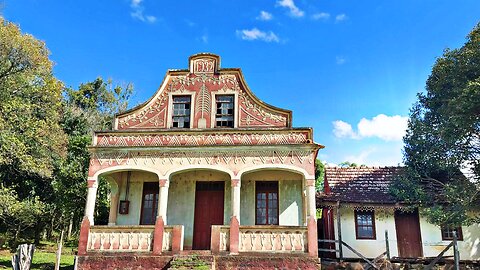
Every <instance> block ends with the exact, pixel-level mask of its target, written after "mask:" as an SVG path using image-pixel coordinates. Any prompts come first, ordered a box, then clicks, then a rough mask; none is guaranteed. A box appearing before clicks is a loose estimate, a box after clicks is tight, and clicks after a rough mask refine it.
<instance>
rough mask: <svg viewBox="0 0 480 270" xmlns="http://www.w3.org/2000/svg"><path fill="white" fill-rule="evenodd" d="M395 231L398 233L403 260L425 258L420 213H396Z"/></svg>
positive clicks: (399, 249) (400, 254) (399, 251)
mask: <svg viewBox="0 0 480 270" xmlns="http://www.w3.org/2000/svg"><path fill="white" fill-rule="evenodd" d="M395 229H396V231H397V243H398V255H399V256H400V257H402V258H416V257H422V256H423V250H422V236H421V234H420V222H419V219H418V211H414V212H402V211H395Z"/></svg>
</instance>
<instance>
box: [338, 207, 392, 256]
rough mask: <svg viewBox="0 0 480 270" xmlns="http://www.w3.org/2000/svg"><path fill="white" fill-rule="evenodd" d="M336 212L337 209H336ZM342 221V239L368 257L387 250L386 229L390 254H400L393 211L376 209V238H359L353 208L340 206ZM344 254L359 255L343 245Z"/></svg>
mask: <svg viewBox="0 0 480 270" xmlns="http://www.w3.org/2000/svg"><path fill="white" fill-rule="evenodd" d="M334 213H335V210H334ZM340 214H341V223H342V240H343V242H345V243H347V244H348V245H350V246H351V247H353V248H354V249H355V250H357V251H358V252H360V253H361V254H363V255H364V256H366V257H368V258H375V257H377V256H378V255H380V254H382V253H383V252H385V250H386V246H385V230H387V231H388V239H389V242H390V255H391V256H392V257H394V256H398V249H397V241H396V238H397V236H396V230H395V221H394V219H393V211H392V212H390V213H388V212H385V211H382V212H379V211H375V227H376V228H375V235H376V239H375V240H366V239H358V240H357V237H356V233H355V215H354V210H353V208H343V207H342V208H340ZM334 226H335V237H336V239H338V230H337V219H336V216H335V218H334ZM343 256H344V257H347V258H357V257H358V256H357V255H355V254H354V253H353V252H351V251H350V250H349V249H347V248H346V247H343Z"/></svg>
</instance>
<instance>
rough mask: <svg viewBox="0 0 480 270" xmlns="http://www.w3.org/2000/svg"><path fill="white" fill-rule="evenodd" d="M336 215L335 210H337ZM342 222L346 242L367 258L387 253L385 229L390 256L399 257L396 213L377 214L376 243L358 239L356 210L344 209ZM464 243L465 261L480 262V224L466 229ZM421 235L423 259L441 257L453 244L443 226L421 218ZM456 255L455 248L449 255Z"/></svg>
mask: <svg viewBox="0 0 480 270" xmlns="http://www.w3.org/2000/svg"><path fill="white" fill-rule="evenodd" d="M334 213H335V210H334ZM340 214H341V223H342V240H343V241H344V242H345V243H347V244H348V245H350V246H351V247H353V248H354V249H355V250H357V251H358V252H360V253H361V254H363V255H364V256H366V257H367V258H375V257H377V256H378V255H380V254H381V253H383V252H385V250H386V246H385V230H387V231H388V238H389V247H390V256H392V257H396V256H398V246H397V244H398V243H397V235H396V229H395V218H394V215H393V211H375V234H376V239H375V240H366V239H357V237H356V232H355V215H354V210H353V209H352V208H340ZM334 226H335V237H336V239H338V230H337V220H336V216H335V217H334ZM462 231H463V241H459V242H458V246H459V251H460V259H461V260H479V259H480V224H474V225H472V226H463V227H462ZM420 233H421V237H422V244H423V256H424V257H435V256H437V255H438V254H439V253H440V252H441V251H442V250H443V249H444V248H445V247H446V246H447V245H448V244H449V243H450V242H451V241H442V234H441V231H440V227H438V226H436V225H433V224H431V223H428V222H427V220H426V219H425V218H422V217H420ZM343 256H344V257H346V258H357V257H358V256H357V255H355V254H354V253H353V252H352V251H350V250H349V249H347V248H346V247H344V248H343ZM445 256H453V249H450V250H449V251H447V252H446V253H445Z"/></svg>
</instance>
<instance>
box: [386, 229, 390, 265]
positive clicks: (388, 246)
mask: <svg viewBox="0 0 480 270" xmlns="http://www.w3.org/2000/svg"><path fill="white" fill-rule="evenodd" d="M385 248H386V252H387V259H388V260H389V261H390V245H389V244H388V230H385Z"/></svg>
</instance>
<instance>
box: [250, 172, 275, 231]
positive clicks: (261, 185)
mask: <svg viewBox="0 0 480 270" xmlns="http://www.w3.org/2000/svg"><path fill="white" fill-rule="evenodd" d="M255 224H256V225H278V181H257V182H255Z"/></svg>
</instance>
